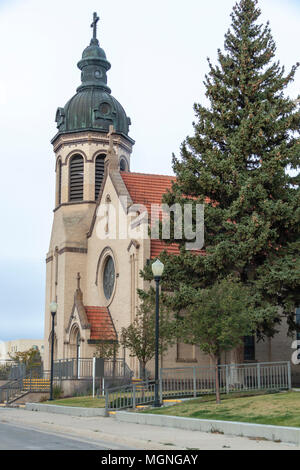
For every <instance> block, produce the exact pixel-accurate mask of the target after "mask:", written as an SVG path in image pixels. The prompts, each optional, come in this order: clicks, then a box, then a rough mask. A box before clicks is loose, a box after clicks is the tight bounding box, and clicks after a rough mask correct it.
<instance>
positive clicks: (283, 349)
mask: <svg viewBox="0 0 300 470" xmlns="http://www.w3.org/2000/svg"><path fill="white" fill-rule="evenodd" d="M97 21H98V18H97V15H94V21H93V24H92V27H93V37H92V39H91V42H90V45H89V46H88V47H87V48H86V49H85V50H84V51H83V54H82V58H81V60H80V61H79V62H78V68H79V69H80V71H81V84H80V86H79V87H78V88H77V90H76V94H75V95H74V96H73V97H72V98H71V99H70V100H69V101H68V102H67V104H66V105H65V106H64V107H62V108H58V109H57V112H56V123H57V129H58V131H57V134H56V135H55V137H54V138H53V139H52V145H53V150H54V157H55V171H56V191H55V207H54V219H53V226H52V233H51V240H50V246H49V251H48V254H47V257H46V301H45V304H46V307H45V338H44V344H45V354H44V358H45V359H44V367H45V370H49V369H50V352H51V321H52V319H51V313H50V303H51V302H53V301H56V302H57V305H58V309H57V314H56V320H55V321H56V324H55V337H54V358H55V359H67V358H78V357H81V358H91V357H93V355H94V354H95V352H96V347H97V344H98V343H99V341H106V342H107V341H118V340H119V339H120V333H121V330H122V328H123V327H128V326H129V325H130V323H131V322H132V321H133V320H134V318H135V315H136V313H137V308H138V295H137V289H146V288H147V286H146V285H145V281H144V280H143V279H142V278H141V277H140V275H139V272H140V270H142V269H143V268H144V266H145V265H146V263H147V262H149V261H151V260H154V259H156V258H157V257H159V254H160V253H161V252H162V251H163V250H164V249H165V248H166V246H164V244H163V242H162V241H160V240H157V239H150V237H149V236H147V234H148V222H149V219H148V218H147V217H146V218H145V217H144V212H145V211H144V209H145V208H146V209H147V212H148V215H149V213H150V212H151V204H160V203H161V200H162V196H163V194H164V193H165V192H166V191H167V189H170V188H171V186H172V182H173V181H174V177H172V176H161V175H151V174H140V173H134V172H132V171H131V169H132V167H134V157H132V150H133V146H134V140H133V139H132V138H131V137H130V135H129V128H130V124H131V121H130V118H129V117H128V116H127V114H126V111H125V110H124V108H123V107H122V105H121V104H120V103H119V102H118V101H117V99H116V98H114V97H113V96H112V94H111V90H110V88H109V86H108V84H107V82H108V80H107V73H108V71H109V69H110V67H111V65H110V63H109V61H108V60H107V58H106V54H105V52H104V50H103V49H102V48H101V47H100V45H99V41H98V39H97V34H96V27H97ZM132 158H133V161H131V159H132ZM166 158H168V157H166ZM141 208H144V209H141ZM167 249H168V250H169V251H171V252H172V253H176V250H177V247H176V246H168V247H167ZM270 343H271V342H270ZM272 343H274V344H272V345H271V344H269V343H268V342H266V343H260V344H259V345H255V344H254V342H253V341H252V340H251V339H248V340H246V342H245V348H242V349H243V350H242V351H241V350H239V351H233V352H232V353H229V354H228V355H227V357H226V358H224V361H226V362H236V363H238V362H243V361H244V360H248V361H250V362H251V361H252V362H254V361H270V360H271V361H276V360H278V361H282V360H290V357H291V353H292V350H291V349H289V347H287V338H286V333H285V332H283V333H282V335H281V334H280V335H278V336H277V338H275V339H274V340H272ZM122 354H123V352H122ZM124 354H125V359H126V362H127V364H128V366H129V367H130V368H131V369H132V371H133V372H134V374H135V375H136V376H137V375H138V374H139V364H138V361H137V360H136V358H132V357H130V355H129V352H128V351H125V352H124ZM161 365H162V366H163V367H182V366H188V365H198V366H201V365H210V359H209V357H207V356H205V355H204V354H203V353H201V352H200V350H199V349H198V348H196V347H195V346H192V345H186V344H181V343H179V344H177V345H175V346H173V347H171V348H170V350H169V352H168V353H167V354H166V355H165V356H164V357H163V358H162V364H161ZM147 367H148V366H147ZM149 368H150V371H151V370H152V369H153V367H152V365H151V364H150V365H149Z"/></svg>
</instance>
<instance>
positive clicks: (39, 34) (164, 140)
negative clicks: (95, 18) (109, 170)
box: [0, 0, 300, 340]
mask: <svg viewBox="0 0 300 470" xmlns="http://www.w3.org/2000/svg"><path fill="white" fill-rule="evenodd" d="M234 3H235V1H234V0H210V1H208V2H207V1H204V0H186V1H185V2H182V1H181V0H151V2H150V1H146V0H126V1H124V0H114V1H109V2H108V1H106V2H101V1H99V0H98V1H96V0H84V1H82V0H51V1H46V0H43V1H41V0H0V45H1V46H0V61H1V75H0V110H1V112H0V135H1V192H2V195H1V201H0V203H1V219H0V220H1V233H0V237H1V243H0V259H1V270H0V292H1V301H0V340H8V339H17V338H36V339H38V338H42V337H43V321H44V291H45V256H46V253H47V251H48V244H49V239H50V230H51V224H52V217H53V213H52V210H53V202H54V154H53V152H52V147H51V145H50V139H51V138H52V137H53V136H54V135H55V134H56V126H55V122H54V118H55V112H56V108H57V107H58V106H60V107H63V106H64V105H65V103H66V102H67V101H68V100H69V98H71V96H73V95H74V94H75V90H76V87H77V86H78V85H79V84H80V71H79V70H78V69H77V67H76V64H77V62H78V60H79V59H80V58H81V54H82V51H83V49H84V48H85V47H86V46H87V45H88V44H89V41H90V38H91V33H92V31H91V28H90V24H91V20H92V14H93V12H94V11H97V13H98V14H99V16H100V18H101V21H100V24H99V27H98V36H99V39H100V44H101V46H102V47H103V48H104V50H105V52H106V55H107V58H108V60H109V61H110V62H111V64H112V69H111V70H110V71H109V73H108V84H109V86H110V88H111V89H112V94H113V95H114V96H115V97H116V98H117V99H118V100H119V101H120V103H121V104H122V105H123V107H124V108H125V110H126V112H127V115H129V116H130V117H131V121H132V126H131V130H130V136H131V137H132V138H133V139H134V140H135V141H136V145H135V147H134V152H133V157H132V165H131V170H132V171H139V172H146V173H162V174H172V168H171V156H172V152H174V153H176V154H177V155H178V153H179V147H180V144H181V142H182V141H183V140H184V139H185V138H186V136H187V135H188V134H191V133H192V121H193V120H194V113H193V103H194V102H202V103H205V96H204V93H205V89H204V86H203V80H204V75H205V73H207V71H208V65H207V60H206V59H207V57H210V58H211V60H212V61H213V63H215V61H216V52H217V49H218V48H222V47H223V43H224V34H225V33H226V31H227V29H228V27H229V26H230V22H231V19H230V13H231V11H232V7H233V5H234ZM259 4H260V7H261V9H262V12H263V15H262V20H263V22H266V21H267V20H270V23H271V29H272V32H273V36H274V39H275V41H276V43H277V57H278V59H279V60H280V61H281V64H282V65H285V66H286V67H287V69H289V68H290V67H291V66H292V65H293V64H295V63H296V62H297V61H299V60H300V57H299V26H300V25H299V23H300V0H284V1H283V0H260V2H259ZM299 79H300V73H298V75H297V77H296V81H295V82H294V84H293V85H292V86H291V87H290V89H289V94H290V95H291V96H292V97H297V95H298V94H299V93H300V80H299Z"/></svg>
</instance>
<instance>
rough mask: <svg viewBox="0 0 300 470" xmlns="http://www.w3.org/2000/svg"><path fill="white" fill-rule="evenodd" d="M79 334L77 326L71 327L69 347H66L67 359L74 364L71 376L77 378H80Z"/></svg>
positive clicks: (80, 341)
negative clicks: (73, 375) (71, 360)
mask: <svg viewBox="0 0 300 470" xmlns="http://www.w3.org/2000/svg"><path fill="white" fill-rule="evenodd" d="M81 343H82V339H81V334H80V329H79V326H78V325H77V324H75V325H73V327H72V329H71V331H70V341H69V346H68V358H69V359H73V362H74V366H73V367H74V370H73V374H75V376H76V377H77V378H80V375H81V373H80V370H81V360H80V359H81V357H82V355H81V353H82V351H81Z"/></svg>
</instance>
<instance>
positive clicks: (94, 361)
mask: <svg viewBox="0 0 300 470" xmlns="http://www.w3.org/2000/svg"><path fill="white" fill-rule="evenodd" d="M95 375H96V358H95V356H94V357H93V398H95Z"/></svg>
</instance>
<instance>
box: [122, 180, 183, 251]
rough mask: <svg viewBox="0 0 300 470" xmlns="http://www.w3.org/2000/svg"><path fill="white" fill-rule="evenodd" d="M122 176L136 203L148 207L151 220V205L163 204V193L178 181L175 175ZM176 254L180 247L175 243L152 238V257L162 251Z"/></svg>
mask: <svg viewBox="0 0 300 470" xmlns="http://www.w3.org/2000/svg"><path fill="white" fill-rule="evenodd" d="M121 176H122V178H123V181H124V183H125V185H126V188H127V190H128V192H129V194H130V196H131V199H132V201H133V203H134V204H142V205H144V206H145V207H146V208H147V211H148V216H149V222H150V217H151V205H152V204H161V203H162V197H163V195H164V194H165V193H166V192H167V191H168V190H170V189H171V188H172V183H173V182H175V181H176V178H175V176H165V175H151V174H145V173H127V172H121ZM164 250H166V251H167V252H168V253H170V254H173V255H176V254H179V247H178V245H177V244H175V243H173V244H171V245H167V244H166V243H164V242H163V241H162V240H151V253H150V257H151V259H152V258H156V257H158V256H159V255H160V253H161V252H162V251H164Z"/></svg>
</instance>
